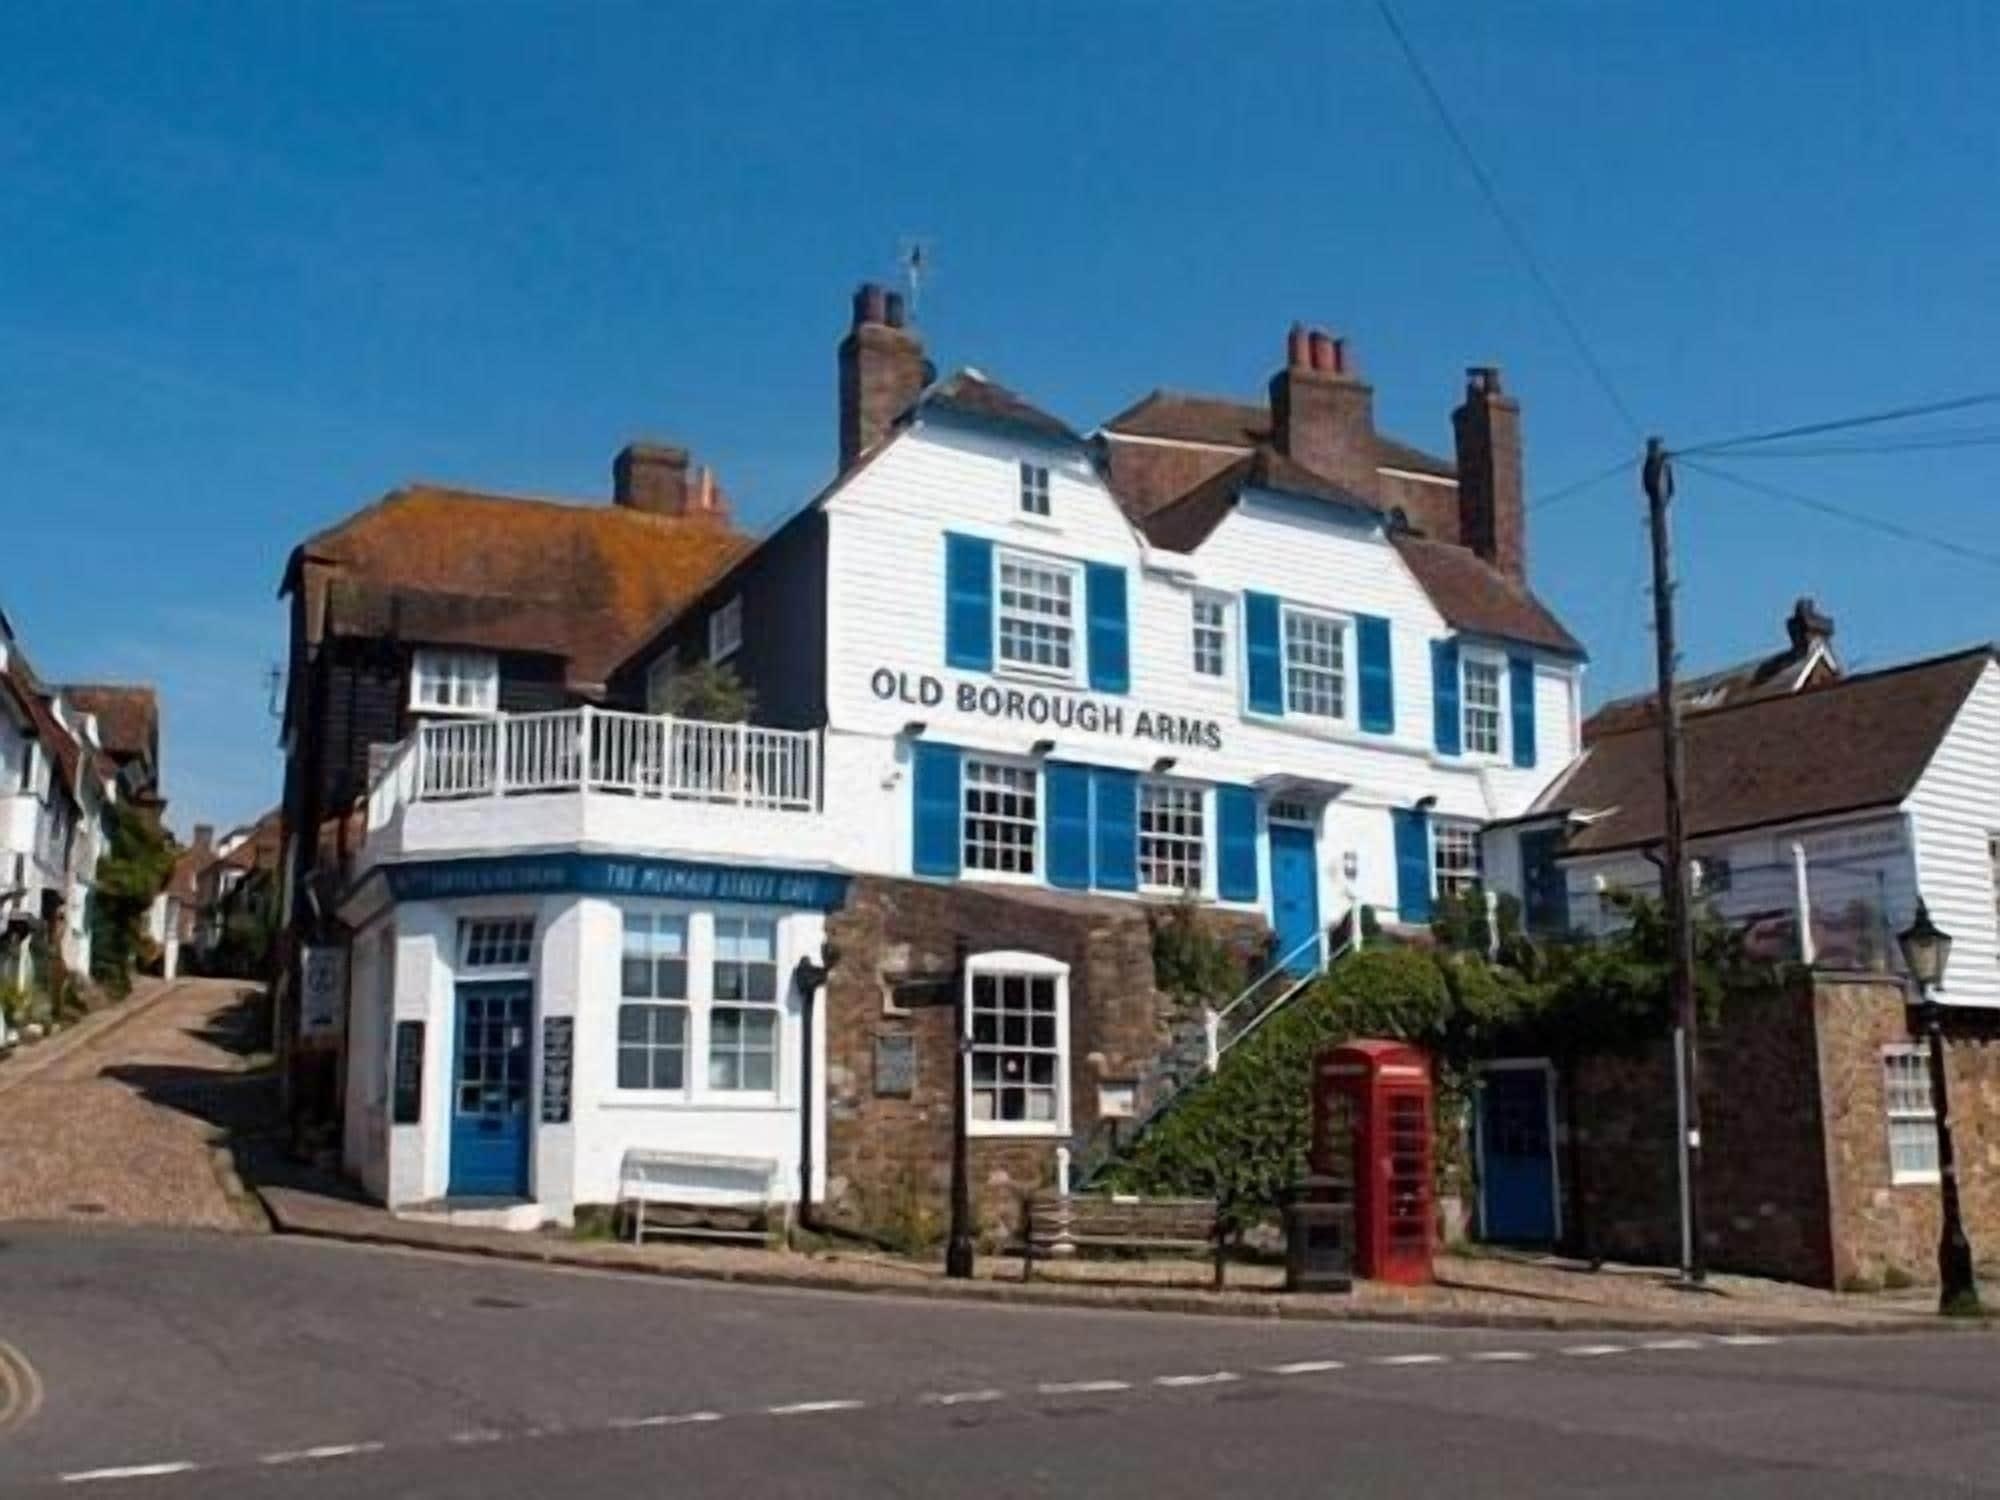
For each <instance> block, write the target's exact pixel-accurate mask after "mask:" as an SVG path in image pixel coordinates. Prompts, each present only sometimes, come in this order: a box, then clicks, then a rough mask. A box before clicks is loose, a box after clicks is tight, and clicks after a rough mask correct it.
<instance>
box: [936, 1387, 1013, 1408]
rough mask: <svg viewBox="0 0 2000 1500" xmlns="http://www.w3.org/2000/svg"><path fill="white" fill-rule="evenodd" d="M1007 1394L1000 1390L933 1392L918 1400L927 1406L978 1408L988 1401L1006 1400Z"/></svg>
mask: <svg viewBox="0 0 2000 1500" xmlns="http://www.w3.org/2000/svg"><path fill="white" fill-rule="evenodd" d="M1006 1396H1007V1393H1006V1392H1005V1391H1000V1390H992V1389H988V1390H983V1391H932V1392H930V1393H929V1394H928V1395H924V1396H919V1397H918V1398H917V1399H918V1400H919V1401H921V1402H923V1403H924V1405H926V1406H977V1405H980V1404H981V1403H983V1402H987V1401H1001V1400H1005V1399H1006Z"/></svg>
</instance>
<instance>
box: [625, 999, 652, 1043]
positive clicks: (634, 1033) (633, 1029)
mask: <svg viewBox="0 0 2000 1500" xmlns="http://www.w3.org/2000/svg"><path fill="white" fill-rule="evenodd" d="M651 1030H652V1027H651V1026H650V1025H649V1024H648V1017H647V1015H646V1007H645V1006H643V1005H621V1006H619V1007H618V1040H619V1041H620V1042H621V1043H623V1042H643V1041H646V1040H647V1039H648V1037H647V1034H648V1033H649V1032H650V1031H651Z"/></svg>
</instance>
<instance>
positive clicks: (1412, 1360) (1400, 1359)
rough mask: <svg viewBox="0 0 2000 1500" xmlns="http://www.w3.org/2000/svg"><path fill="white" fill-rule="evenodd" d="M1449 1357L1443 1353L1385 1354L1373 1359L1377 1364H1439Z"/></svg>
mask: <svg viewBox="0 0 2000 1500" xmlns="http://www.w3.org/2000/svg"><path fill="white" fill-rule="evenodd" d="M1448 1358H1449V1356H1447V1355H1443V1354H1385V1355H1383V1356H1382V1357H1381V1358H1380V1359H1377V1360H1375V1361H1373V1363H1375V1364H1378V1365H1441V1364H1444V1363H1445V1362H1446V1360H1447V1359H1448Z"/></svg>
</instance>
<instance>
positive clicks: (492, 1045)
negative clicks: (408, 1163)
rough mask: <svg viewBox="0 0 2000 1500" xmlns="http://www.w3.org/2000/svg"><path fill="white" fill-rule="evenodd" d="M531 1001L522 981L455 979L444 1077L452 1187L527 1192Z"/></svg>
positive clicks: (472, 1192) (500, 1194)
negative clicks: (454, 1028)
mask: <svg viewBox="0 0 2000 1500" xmlns="http://www.w3.org/2000/svg"><path fill="white" fill-rule="evenodd" d="M534 1012H535V1002H534V997H533V994H532V992H531V991H530V990H529V988H528V986H527V985H526V984H461V985H460V986H459V987H458V1033H457V1045H456V1046H455V1048H454V1049H453V1050H454V1057H453V1065H452V1078H451V1195H452V1196H453V1197H454V1198H524V1197H526V1196H527V1193H528V1095H529V1088H528V1069H529V1065H530V1063H531V1061H532V1059H533V1057H534V1047H533V1044H532V1042H531V1040H530V1038H531V1037H532V1035H533V1027H534Z"/></svg>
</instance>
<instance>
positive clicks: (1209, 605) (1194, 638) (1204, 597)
mask: <svg viewBox="0 0 2000 1500" xmlns="http://www.w3.org/2000/svg"><path fill="white" fill-rule="evenodd" d="M1205 609H1206V610H1213V611H1214V614H1215V618H1214V619H1213V620H1204V619H1202V611H1203V610H1205ZM1234 613H1235V611H1234V610H1232V609H1231V608H1230V599H1229V596H1228V595H1227V594H1218V593H1215V592H1214V591H1213V590H1210V589H1196V590H1195V591H1194V593H1193V594H1192V595H1190V596H1189V599H1188V670H1189V672H1191V673H1192V674H1193V676H1194V678H1195V680H1196V681H1197V682H1213V683H1227V682H1228V681H1229V675H1230V673H1229V660H1230V654H1231V653H1230V650H1229V637H1230V625H1231V620H1232V617H1233V615H1234ZM1204 638H1212V640H1205V639H1204ZM1210 646H1212V648H1213V651H1214V655H1213V656H1212V657H1210V656H1208V655H1207V654H1206V652H1207V650H1208V648H1209V647H1210ZM1209 660H1212V661H1213V662H1214V670H1213V671H1210V670H1209V669H1208V668H1207V667H1205V666H1204V665H1203V662H1204V661H1209Z"/></svg>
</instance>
